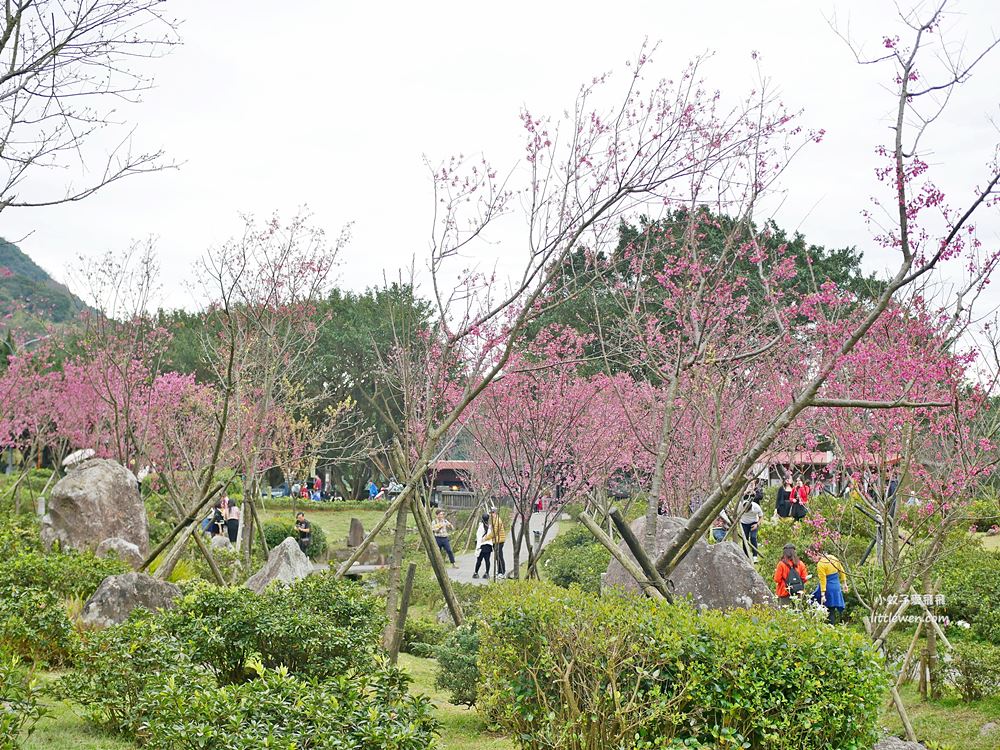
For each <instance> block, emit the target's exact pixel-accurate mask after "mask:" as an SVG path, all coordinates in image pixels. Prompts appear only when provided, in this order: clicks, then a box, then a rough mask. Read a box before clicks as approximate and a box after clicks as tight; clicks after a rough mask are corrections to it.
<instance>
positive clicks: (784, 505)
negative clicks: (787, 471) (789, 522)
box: [774, 478, 792, 518]
mask: <svg viewBox="0 0 1000 750" xmlns="http://www.w3.org/2000/svg"><path fill="white" fill-rule="evenodd" d="M774 509H775V511H777V513H778V515H779V516H781V517H782V518H788V516H789V514H790V513H791V512H792V480H791V479H787V478H786V479H785V481H784V482H782V484H781V486H780V487H779V488H778V494H777V495H776V496H775V500H774Z"/></svg>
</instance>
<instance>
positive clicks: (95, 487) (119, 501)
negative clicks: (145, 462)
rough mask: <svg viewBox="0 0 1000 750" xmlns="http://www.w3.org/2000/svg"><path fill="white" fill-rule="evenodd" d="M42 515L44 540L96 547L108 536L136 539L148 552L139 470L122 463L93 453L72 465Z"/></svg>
mask: <svg viewBox="0 0 1000 750" xmlns="http://www.w3.org/2000/svg"><path fill="white" fill-rule="evenodd" d="M48 506H49V507H48V512H47V513H46V514H45V516H44V517H43V518H42V543H43V544H44V545H45V547H46V549H51V548H52V545H53V544H54V543H55V542H59V544H60V545H61V546H62V547H63V548H64V549H75V550H90V551H94V550H96V549H97V548H98V546H100V544H101V542H103V541H104V540H105V539H112V538H119V539H122V540H124V541H126V542H128V543H130V544H134V545H135V546H136V547H137V548H138V550H139V554H140V555H143V556H145V555H146V554H148V553H149V527H148V525H147V523H146V508H145V506H144V505H143V503H142V498H140V497H139V485H138V483H137V482H136V479H135V475H134V474H132V472H131V471H129V470H128V469H126V468H125V467H124V466H122V465H121V464H119V463H117V462H115V461H111V460H108V459H104V458H91V459H89V460H86V461H84V462H82V463H80V464H78V465H77V466H75V467H74V468H73V470H72V471H70V473H69V474H67V475H66V476H65V477H63V478H62V479H60V480H59V481H58V482H57V483H56V486H55V487H53V488H52V494H51V495H50V496H49V503H48Z"/></svg>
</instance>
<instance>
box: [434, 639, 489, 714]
mask: <svg viewBox="0 0 1000 750" xmlns="http://www.w3.org/2000/svg"><path fill="white" fill-rule="evenodd" d="M436 653H437V660H438V672H437V676H436V677H435V678H434V686H435V687H437V688H438V689H440V690H447V691H448V693H449V694H450V695H451V697H450V698H449V699H448V701H449V702H450V703H454V704H455V705H456V706H473V705H475V703H476V692H477V686H478V685H479V664H478V659H479V634H478V633H477V632H476V626H475V624H472V625H462V626H461V627H458V628H455V630H454V631H452V633H451V635H449V636H448V638H447V639H446V640H445V642H444V643H443V644H441V645H440V646H438V648H437V649H436Z"/></svg>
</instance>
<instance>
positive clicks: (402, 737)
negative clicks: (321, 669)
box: [143, 664, 437, 750]
mask: <svg viewBox="0 0 1000 750" xmlns="http://www.w3.org/2000/svg"><path fill="white" fill-rule="evenodd" d="M255 667H256V673H257V674H258V678H257V679H254V680H251V681H250V682H246V683H243V684H239V685H227V686H224V687H221V688H203V687H192V686H191V685H189V684H188V683H187V682H186V680H185V679H184V678H183V676H181V675H176V676H171V677H170V678H169V679H168V680H167V681H165V682H164V683H163V684H162V685H161V686H159V687H158V688H157V689H155V690H153V691H151V692H149V693H148V694H147V695H146V696H145V703H144V706H143V713H145V714H147V715H149V716H151V717H153V718H152V719H151V720H150V721H148V722H147V723H146V725H145V726H144V727H143V739H144V741H145V744H146V746H147V747H149V748H152V749H153V750H160V749H162V750H186V749H188V748H189V749H190V750H201V749H202V748H211V749H212V750H257V748H261V747H275V748H288V749H289V750H292V749H294V748H303V749H305V748H309V749H310V750H424V749H425V748H431V747H433V746H434V744H435V742H434V737H435V733H436V730H437V722H436V721H435V720H434V719H433V718H432V716H431V706H430V703H429V702H428V701H427V699H426V698H423V697H415V696H410V695H408V694H407V691H406V685H407V678H406V677H405V676H404V675H403V674H402V673H401V672H399V671H397V670H395V669H394V668H391V667H389V666H387V665H384V664H383V665H379V666H378V667H373V668H368V669H365V670H362V671H358V672H354V671H352V672H348V673H346V674H342V675H339V676H337V677H331V678H330V679H328V680H326V681H322V682H321V681H313V680H308V679H305V678H302V677H299V676H295V675H292V674H289V673H288V672H287V671H286V670H283V669H278V670H267V669H264V668H263V667H260V666H259V665H255Z"/></svg>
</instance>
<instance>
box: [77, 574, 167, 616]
mask: <svg viewBox="0 0 1000 750" xmlns="http://www.w3.org/2000/svg"><path fill="white" fill-rule="evenodd" d="M180 595H181V590H180V589H179V588H177V586H175V585H174V584H172V583H168V582H167V581H161V580H158V579H156V578H153V577H152V576H148V575H146V574H145V573H123V574H122V575H118V576H108V577H107V578H105V579H104V580H103V581H101V585H100V586H98V587H97V591H95V592H94V593H93V594H92V595H91V597H90V598H89V599H88V600H87V602H86V603H85V604H84V605H83V614H82V615H81V618H80V619H81V620H82V621H83V624H84V625H87V626H89V627H96V628H106V627H108V626H109V625H118V624H120V623H123V622H125V620H127V619H128V616H129V615H130V614H131V613H132V610H133V609H135V608H136V607H144V608H145V609H149V610H157V609H170V608H171V607H172V606H174V600H175V599H176V598H177V597H179V596H180Z"/></svg>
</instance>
